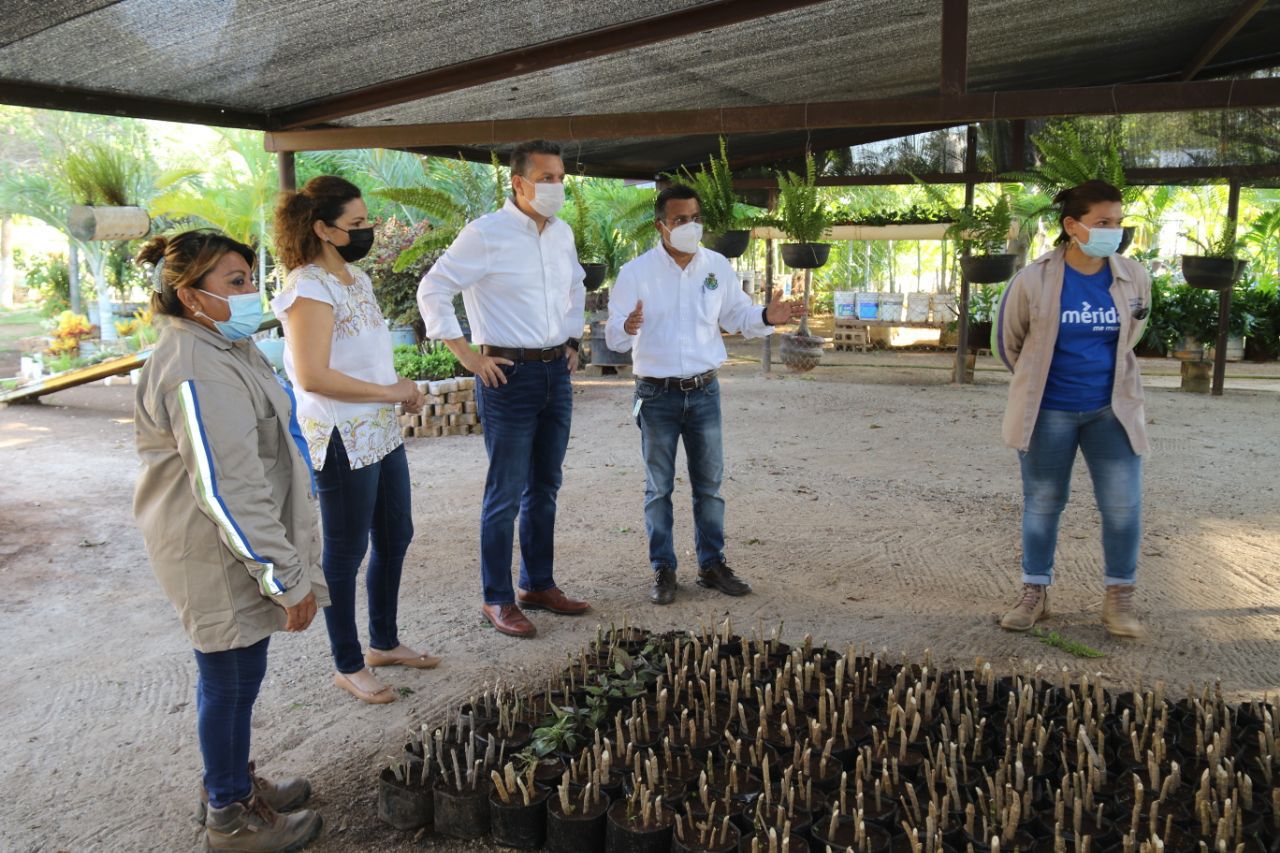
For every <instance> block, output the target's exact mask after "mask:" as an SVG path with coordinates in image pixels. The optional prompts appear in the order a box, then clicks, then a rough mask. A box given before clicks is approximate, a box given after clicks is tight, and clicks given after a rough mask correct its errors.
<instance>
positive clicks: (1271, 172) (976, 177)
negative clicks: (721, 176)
mask: <svg viewBox="0 0 1280 853" xmlns="http://www.w3.org/2000/svg"><path fill="white" fill-rule="evenodd" d="M1124 176H1125V180H1126V181H1128V182H1129V183H1130V184H1133V185H1135V186H1166V185H1176V184H1204V183H1207V182H1211V181H1222V182H1228V181H1238V182H1240V183H1242V184H1248V183H1251V182H1258V183H1264V182H1265V183H1272V182H1275V181H1280V165H1253V166H1249V165H1240V166H1162V167H1152V168H1145V167H1144V168H1132V169H1125V170H1124ZM1002 180H1004V178H1003V176H1001V175H1000V174H997V173H995V172H936V173H933V174H925V175H910V174H907V173H906V172H899V173H893V174H889V173H886V174H883V175H819V176H818V179H817V184H818V186H820V187H888V186H898V185H905V184H914V183H924V184H956V185H961V184H995V183H1000V182H1001V181H1002ZM733 186H734V188H735V189H739V190H771V189H776V188H777V186H778V182H777V181H776V180H774V179H773V178H734V180H733Z"/></svg>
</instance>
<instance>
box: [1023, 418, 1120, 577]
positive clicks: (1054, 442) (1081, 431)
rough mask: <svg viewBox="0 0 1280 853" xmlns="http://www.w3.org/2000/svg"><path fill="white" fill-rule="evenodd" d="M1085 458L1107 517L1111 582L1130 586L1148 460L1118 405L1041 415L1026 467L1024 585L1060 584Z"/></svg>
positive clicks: (1100, 508)
mask: <svg viewBox="0 0 1280 853" xmlns="http://www.w3.org/2000/svg"><path fill="white" fill-rule="evenodd" d="M1077 448H1079V450H1080V451H1081V452H1083V453H1084V461H1085V464H1086V465H1088V466H1089V476H1090V478H1091V479H1092V480H1093V494H1094V498H1095V500H1096V501H1097V502H1098V512H1099V513H1100V514H1101V515H1102V557H1103V563H1104V565H1105V567H1106V576H1105V583H1106V584H1107V585H1108V586H1111V585H1113V584H1122V585H1128V584H1132V583H1133V582H1134V579H1135V578H1136V576H1137V572H1138V546H1139V543H1140V540H1141V538H1142V457H1141V456H1139V455H1138V454H1136V453H1134V452H1133V447H1132V446H1131V445H1130V444H1129V436H1128V434H1127V433H1125V431H1124V425H1123V424H1121V423H1120V421H1119V420H1118V419H1117V418H1116V416H1115V413H1113V412H1112V411H1111V407H1110V406H1106V407H1104V408H1101V409H1098V410H1096V411H1092V412H1058V411H1053V410H1051V409H1041V410H1040V414H1039V415H1038V416H1037V418H1036V426H1035V430H1034V431H1032V433H1031V444H1030V446H1029V447H1028V449H1027V450H1026V451H1025V452H1021V453H1019V454H1018V459H1019V462H1020V463H1021V466H1022V582H1023V583H1036V584H1045V585H1048V584H1051V583H1053V558H1054V552H1055V551H1056V549H1057V547H1058V521H1059V519H1060V518H1061V517H1062V511H1063V510H1064V509H1065V508H1066V506H1067V498H1068V497H1069V496H1070V494H1071V469H1072V467H1073V466H1074V465H1075V461H1076V449H1077Z"/></svg>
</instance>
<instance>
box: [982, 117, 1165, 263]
mask: <svg viewBox="0 0 1280 853" xmlns="http://www.w3.org/2000/svg"><path fill="white" fill-rule="evenodd" d="M1120 121H1122V120H1121V119H1118V120H1117V121H1116V122H1112V123H1109V124H1107V125H1106V126H1104V127H1098V126H1097V125H1094V124H1083V123H1081V122H1079V121H1076V120H1074V119H1063V120H1061V121H1059V122H1054V123H1051V124H1049V125H1047V126H1046V127H1045V128H1044V130H1043V131H1041V132H1040V133H1038V134H1036V135H1035V136H1033V137H1031V144H1032V145H1034V146H1035V149H1036V154H1037V155H1038V158H1039V163H1038V164H1037V165H1035V166H1033V167H1031V168H1030V169H1028V170H1026V171H1025V172H1016V173H1013V174H1010V175H1006V176H1005V177H1006V178H1007V179H1009V180H1014V181H1018V182H1020V183H1023V184H1026V185H1027V186H1029V187H1031V188H1033V189H1034V190H1035V191H1036V192H1037V193H1038V194H1039V195H1040V196H1041V198H1040V201H1039V205H1038V209H1037V210H1035V211H1034V212H1032V213H1031V215H1030V217H1029V218H1031V219H1038V218H1040V217H1043V216H1049V215H1056V212H1057V208H1056V207H1054V205H1053V204H1052V202H1050V199H1052V198H1053V197H1054V196H1056V195H1057V194H1058V193H1059V192H1061V191H1062V190H1065V189H1070V188H1071V187H1076V186H1079V185H1080V184H1083V183H1084V182H1085V181H1093V180H1099V181H1106V182H1107V183H1109V184H1111V185H1112V186H1113V187H1115V188H1116V189H1118V190H1120V195H1121V197H1122V199H1123V201H1124V203H1125V204H1126V205H1129V204H1132V203H1133V202H1136V201H1137V200H1138V199H1139V198H1140V197H1141V194H1142V189H1141V187H1135V186H1132V185H1130V184H1129V182H1128V178H1127V177H1126V176H1125V173H1124V155H1123V153H1122V152H1121V150H1120V142H1121V138H1122V128H1121V127H1120V126H1119V124H1118V122H1120ZM1136 231H1137V229H1136V228H1135V227H1134V226H1132V225H1126V226H1124V236H1123V237H1122V238H1121V239H1120V247H1119V248H1118V249H1117V250H1116V253H1117V254H1121V255H1122V254H1124V252H1125V250H1126V249H1128V248H1129V246H1130V245H1131V244H1132V243H1133V237H1134V234H1135V232H1136Z"/></svg>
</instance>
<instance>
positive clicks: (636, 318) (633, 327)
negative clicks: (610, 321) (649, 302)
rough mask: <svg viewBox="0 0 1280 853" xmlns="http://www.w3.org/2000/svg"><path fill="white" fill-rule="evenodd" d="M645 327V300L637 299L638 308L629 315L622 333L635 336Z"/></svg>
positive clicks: (623, 325)
mask: <svg viewBox="0 0 1280 853" xmlns="http://www.w3.org/2000/svg"><path fill="white" fill-rule="evenodd" d="M643 325H644V300H643V299H637V300H636V307H635V308H634V309H633V310H632V312H631V313H630V314H628V315H627V320H626V322H625V323H623V324H622V331H624V332H626V333H627V334H628V335H634V334H636V333H637V332H639V331H640V327H641V326H643Z"/></svg>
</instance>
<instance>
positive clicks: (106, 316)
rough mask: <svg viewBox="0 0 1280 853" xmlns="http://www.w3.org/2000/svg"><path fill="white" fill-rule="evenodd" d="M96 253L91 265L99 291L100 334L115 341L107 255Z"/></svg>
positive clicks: (103, 338)
mask: <svg viewBox="0 0 1280 853" xmlns="http://www.w3.org/2000/svg"><path fill="white" fill-rule="evenodd" d="M103 248H104V251H100V252H95V253H94V255H93V258H92V259H91V261H90V263H91V264H92V265H93V286H94V288H96V289H97V291H98V332H99V334H100V336H101V337H102V340H104V341H114V340H116V338H117V337H118V336H117V335H116V322H115V316H114V315H113V314H112V312H111V285H109V284H108V283H107V253H106V251H105V247H103Z"/></svg>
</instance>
